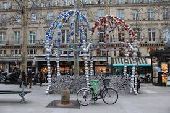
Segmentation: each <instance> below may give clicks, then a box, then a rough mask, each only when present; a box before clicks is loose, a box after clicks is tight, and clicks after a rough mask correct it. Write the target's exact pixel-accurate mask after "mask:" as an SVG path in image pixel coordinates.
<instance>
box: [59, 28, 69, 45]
mask: <svg viewBox="0 0 170 113" xmlns="http://www.w3.org/2000/svg"><path fill="white" fill-rule="evenodd" d="M61 32H62V39H61V43H67V38H68V33H69V30H66V29H62V30H61Z"/></svg>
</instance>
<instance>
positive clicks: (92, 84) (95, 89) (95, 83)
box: [90, 80, 99, 94]
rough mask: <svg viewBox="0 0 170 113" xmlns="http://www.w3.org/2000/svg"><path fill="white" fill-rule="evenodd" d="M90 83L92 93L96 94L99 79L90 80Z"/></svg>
mask: <svg viewBox="0 0 170 113" xmlns="http://www.w3.org/2000/svg"><path fill="white" fill-rule="evenodd" d="M90 85H91V88H93V90H94V93H95V94H97V92H98V90H99V80H91V81H90Z"/></svg>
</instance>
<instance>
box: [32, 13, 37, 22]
mask: <svg viewBox="0 0 170 113" xmlns="http://www.w3.org/2000/svg"><path fill="white" fill-rule="evenodd" d="M36 20H37V15H36V14H35V13H32V14H31V21H32V22H35V21H36Z"/></svg>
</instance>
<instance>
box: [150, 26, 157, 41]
mask: <svg viewBox="0 0 170 113" xmlns="http://www.w3.org/2000/svg"><path fill="white" fill-rule="evenodd" d="M148 35H149V41H155V36H156V31H155V28H149V29H148Z"/></svg>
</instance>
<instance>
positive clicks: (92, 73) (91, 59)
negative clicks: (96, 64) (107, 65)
mask: <svg viewBox="0 0 170 113" xmlns="http://www.w3.org/2000/svg"><path fill="white" fill-rule="evenodd" d="M93 75H94V71H93V57H92V56H91V58H90V76H93Z"/></svg>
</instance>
